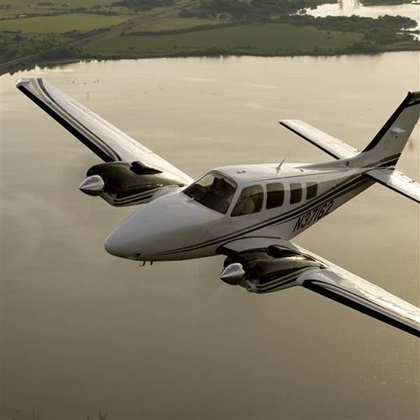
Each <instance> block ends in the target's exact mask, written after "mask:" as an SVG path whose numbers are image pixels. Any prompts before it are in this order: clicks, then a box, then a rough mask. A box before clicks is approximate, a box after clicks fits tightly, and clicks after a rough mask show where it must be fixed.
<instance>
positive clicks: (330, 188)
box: [105, 164, 373, 261]
mask: <svg viewBox="0 0 420 420" xmlns="http://www.w3.org/2000/svg"><path fill="white" fill-rule="evenodd" d="M208 174H210V175H205V176H204V177H202V178H199V179H198V181H196V183H198V184H199V183H200V179H204V180H205V179H206V176H207V177H209V176H211V177H218V178H219V179H220V178H223V179H225V180H227V181H228V182H229V184H230V185H231V186H230V187H229V188H230V189H231V194H230V197H229V198H228V202H226V206H225V207H224V208H223V210H222V211H220V206H217V204H214V199H213V201H212V202H211V204H210V205H209V204H208V201H209V200H205V199H203V198H201V197H202V196H203V192H202V191H201V192H200V194H194V193H190V191H192V189H193V188H194V186H195V185H194V184H195V183H193V184H192V186H190V187H187V188H186V189H184V190H178V191H176V192H172V193H170V194H167V195H164V196H162V197H160V198H157V199H155V200H153V201H151V202H150V203H148V204H146V205H144V206H143V207H141V208H140V209H139V210H137V211H136V212H135V213H133V214H132V215H131V216H130V217H129V218H128V219H127V220H125V221H124V222H123V223H122V224H121V225H120V226H118V227H117V228H116V229H115V230H114V231H113V232H112V233H111V234H110V235H109V236H108V238H107V239H106V242H105V248H106V249H107V251H108V252H109V253H111V254H113V255H116V256H119V257H122V258H130V259H134V260H139V261H165V260H182V259H191V258H201V257H206V256H211V255H215V254H217V249H218V248H219V247H220V246H222V245H225V244H227V243H229V242H232V241H235V240H236V239H237V238H241V239H243V238H261V237H267V236H269V237H273V235H275V236H276V237H277V238H280V239H285V240H289V239H291V238H293V237H294V236H296V235H298V234H299V233H301V232H303V231H304V230H306V229H307V228H308V227H310V226H312V225H313V224H315V223H316V222H317V221H319V220H321V219H322V218H323V217H325V216H326V215H328V214H330V213H331V212H333V211H334V210H335V209H337V208H338V207H339V206H341V205H342V204H344V203H345V202H346V201H348V200H349V199H351V198H352V197H354V196H355V195H357V194H359V193H360V192H362V191H364V190H365V189H366V188H368V187H369V186H370V185H372V183H373V181H370V180H369V178H367V177H364V176H363V170H362V169H361V168H351V167H343V168H339V169H337V166H335V167H330V166H329V165H328V164H327V165H325V164H320V165H291V164H284V165H282V166H281V168H280V169H278V168H277V165H276V164H259V165H247V166H228V167H223V168H218V169H215V170H213V171H210V172H209V173H208ZM204 183H205V182H204ZM205 188H207V190H209V189H210V188H212V186H209V185H205V186H204V187H201V186H200V189H202V190H204V189H205ZM194 191H195V190H194ZM216 192H217V191H216ZM247 192H248V193H249V192H251V193H253V195H252V197H253V199H254V207H253V208H252V209H247V210H240V201H241V200H243V199H244V197H245V195H247V194H246V193H247ZM188 194H190V195H188ZM248 195H249V194H248ZM200 200H201V201H200ZM216 200H217V198H216ZM255 202H257V204H256V206H255ZM203 203H204V204H203ZM212 207H213V208H216V209H213V208H212Z"/></svg>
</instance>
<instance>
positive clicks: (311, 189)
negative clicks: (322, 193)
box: [306, 182, 318, 200]
mask: <svg viewBox="0 0 420 420" xmlns="http://www.w3.org/2000/svg"><path fill="white" fill-rule="evenodd" d="M317 194H318V184H317V183H316V182H308V183H307V184H306V199H307V200H310V199H311V198H314V197H316V195H317Z"/></svg>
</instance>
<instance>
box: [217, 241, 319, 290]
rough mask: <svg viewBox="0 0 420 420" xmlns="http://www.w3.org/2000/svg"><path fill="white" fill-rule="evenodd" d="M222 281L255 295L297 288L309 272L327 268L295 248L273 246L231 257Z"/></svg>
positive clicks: (226, 263) (225, 263)
mask: <svg viewBox="0 0 420 420" xmlns="http://www.w3.org/2000/svg"><path fill="white" fill-rule="evenodd" d="M224 267H225V268H224V270H223V271H222V274H221V275H220V278H221V280H223V281H224V282H225V283H228V284H231V285H239V286H242V287H244V288H245V289H247V290H248V291H249V292H254V293H270V292H275V291H278V290H282V289H286V288H288V287H292V286H296V285H297V284H298V283H297V281H296V280H297V278H298V277H299V275H300V274H302V273H303V272H305V271H306V270H309V269H312V268H324V267H325V266H324V264H323V263H322V262H320V261H318V260H316V259H315V258H313V257H311V256H309V255H305V254H302V253H300V252H298V251H294V250H292V249H289V248H286V247H282V246H278V245H272V246H269V247H268V248H257V249H251V250H247V251H242V252H236V253H233V254H232V255H229V256H228V257H227V258H226V260H225V262H224Z"/></svg>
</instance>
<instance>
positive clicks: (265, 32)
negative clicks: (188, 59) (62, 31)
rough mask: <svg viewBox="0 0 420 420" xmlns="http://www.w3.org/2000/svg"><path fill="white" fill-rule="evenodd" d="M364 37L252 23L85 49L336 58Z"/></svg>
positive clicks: (109, 53)
mask: <svg viewBox="0 0 420 420" xmlns="http://www.w3.org/2000/svg"><path fill="white" fill-rule="evenodd" d="M361 39H362V35H361V34H357V33H343V32H339V31H324V30H318V29H315V28H312V27H297V26H293V25H289V24H279V23H251V24H244V25H240V26H233V27H228V28H215V29H207V30H202V31H195V32H194V34H192V33H191V32H185V33H177V34H171V35H143V36H110V37H107V38H104V39H101V40H98V41H94V42H92V43H91V44H89V45H88V46H87V47H86V51H87V52H88V54H90V55H91V56H97V55H99V56H102V57H153V56H164V55H175V56H176V55H178V56H187V55H199V54H203V55H206V54H207V55H208V54H209V55H213V54H236V55H241V54H252V55H299V54H317V53H325V54H333V53H335V52H339V51H343V50H344V49H346V48H348V47H349V46H351V45H354V44H355V43H357V42H360V41H361Z"/></svg>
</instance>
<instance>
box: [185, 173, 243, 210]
mask: <svg viewBox="0 0 420 420" xmlns="http://www.w3.org/2000/svg"><path fill="white" fill-rule="evenodd" d="M236 188H237V185H236V183H234V182H233V181H232V180H230V179H228V178H226V177H224V176H223V175H219V174H207V175H204V176H203V177H202V178H200V179H199V180H197V181H196V182H194V183H193V184H191V185H190V186H189V187H188V188H186V189H185V190H184V191H183V192H184V194H186V195H187V196H188V197H191V198H193V199H194V200H195V201H197V202H198V203H200V204H202V205H203V206H206V207H208V208H209V209H212V210H215V211H218V212H219V213H223V214H225V213H226V212H227V211H228V209H229V206H230V204H231V202H232V199H233V196H234V195H235V192H236Z"/></svg>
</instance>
